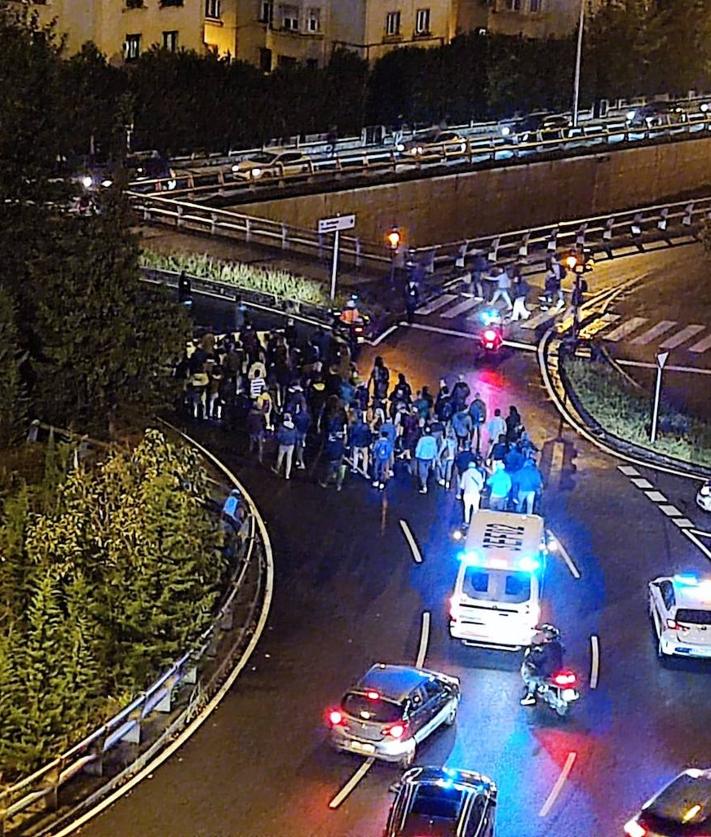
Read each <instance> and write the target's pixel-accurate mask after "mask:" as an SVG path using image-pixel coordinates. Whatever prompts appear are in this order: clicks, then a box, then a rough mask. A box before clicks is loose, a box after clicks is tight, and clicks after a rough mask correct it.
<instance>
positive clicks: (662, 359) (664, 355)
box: [657, 352, 669, 369]
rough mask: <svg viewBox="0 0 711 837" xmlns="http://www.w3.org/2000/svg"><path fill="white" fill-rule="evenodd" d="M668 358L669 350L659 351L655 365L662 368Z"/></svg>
mask: <svg viewBox="0 0 711 837" xmlns="http://www.w3.org/2000/svg"><path fill="white" fill-rule="evenodd" d="M667 360H669V352H659V354H658V355H657V366H658V367H659V368H660V369H664V364H665V363H666V362H667Z"/></svg>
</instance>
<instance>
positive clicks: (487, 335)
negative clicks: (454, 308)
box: [474, 308, 504, 355]
mask: <svg viewBox="0 0 711 837" xmlns="http://www.w3.org/2000/svg"><path fill="white" fill-rule="evenodd" d="M503 342H504V326H503V321H502V319H501V314H500V313H499V312H498V311H497V310H496V309H495V308H487V309H485V310H484V311H482V312H481V314H480V315H479V324H478V327H477V329H476V331H475V332H474V346H475V350H476V352H477V353H478V354H480V355H487V354H496V353H497V352H498V351H499V349H500V348H501V346H502V345H503Z"/></svg>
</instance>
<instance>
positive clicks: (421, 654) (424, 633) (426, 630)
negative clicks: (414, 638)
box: [415, 610, 431, 668]
mask: <svg viewBox="0 0 711 837" xmlns="http://www.w3.org/2000/svg"><path fill="white" fill-rule="evenodd" d="M430 619H431V617H430V612H429V610H426V611H424V613H423V614H422V624H421V627H420V645H419V647H418V649H417V659H416V660H415V668H422V666H423V665H424V664H425V657H426V656H427V644H428V643H429V640H430Z"/></svg>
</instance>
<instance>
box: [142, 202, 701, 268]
mask: <svg viewBox="0 0 711 837" xmlns="http://www.w3.org/2000/svg"><path fill="white" fill-rule="evenodd" d="M130 199H131V203H132V205H133V208H134V210H135V211H136V212H138V213H139V214H140V215H141V217H142V218H143V220H144V221H146V222H148V223H159V224H165V225H167V226H172V227H175V228H176V229H178V230H188V231H190V230H194V231H197V232H201V233H206V234H208V235H212V236H219V237H222V238H230V239H238V240H241V241H244V242H246V243H250V242H252V243H256V244H260V245H264V246H268V247H274V248H276V249H281V250H284V251H294V252H299V253H306V254H309V255H312V256H315V257H317V258H319V259H327V258H329V257H330V254H331V247H330V242H328V241H326V240H325V237H324V236H320V235H319V234H318V233H317V232H316V231H314V230H307V229H303V228H299V227H292V226H290V225H288V224H283V223H280V222H278V221H270V220H267V219H265V218H258V217H256V216H251V215H244V214H242V213H239V212H233V211H231V210H226V209H212V208H210V207H206V206H203V205H201V204H196V203H192V202H187V201H181V200H178V199H174V198H167V197H157V196H152V195H135V194H132V195H131V196H130ZM709 217H711V195H705V196H702V197H698V198H695V199H694V200H687V201H677V202H673V203H666V204H657V205H653V206H645V207H637V208H634V209H628V210H624V211H622V212H614V213H609V214H606V215H598V216H595V217H592V218H583V219H575V220H570V221H561V222H559V223H554V224H546V225H544V226H540V227H532V228H528V229H519V230H512V231H510V232H505V233H499V234H494V235H487V236H479V237H476V238H471V239H458V240H457V241H452V242H448V243H444V244H436V245H432V246H429V247H418V248H414V249H412V250H410V259H411V260H412V261H414V262H419V263H420V264H423V265H424V267H425V269H426V271H427V273H429V274H432V273H435V272H438V271H440V270H442V269H449V270H452V269H459V270H465V269H466V268H467V267H468V265H469V262H470V259H471V257H473V256H474V255H476V254H478V253H482V254H484V255H485V256H487V258H488V259H489V261H492V262H494V263H498V264H505V263H508V262H513V261H517V262H520V263H521V264H523V265H533V264H537V263H542V262H544V261H545V259H546V258H547V257H548V256H551V255H554V254H555V253H556V251H557V250H560V249H562V248H568V249H569V248H571V247H575V246H580V247H592V248H597V249H598V250H610V251H612V250H613V249H615V248H617V247H620V246H623V245H625V244H634V243H636V242H642V241H644V240H647V239H651V238H657V239H658V238H665V237H669V236H670V235H671V234H672V233H673V232H674V230H676V229H677V228H678V231H680V232H682V233H686V234H690V235H691V234H695V232H696V228H697V226H698V223H699V222H700V221H701V220H703V219H706V218H709ZM341 254H342V256H343V257H345V258H349V259H350V260H351V261H352V262H353V264H354V265H355V266H356V267H362V266H367V267H369V268H374V269H376V270H378V271H381V272H382V271H383V269H386V268H389V267H390V265H391V262H392V255H391V254H390V253H388V252H387V251H386V250H385V247H384V246H382V245H379V244H376V243H373V242H367V241H363V240H362V239H359V238H351V237H349V236H342V237H341Z"/></svg>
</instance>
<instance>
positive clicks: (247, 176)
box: [232, 151, 312, 180]
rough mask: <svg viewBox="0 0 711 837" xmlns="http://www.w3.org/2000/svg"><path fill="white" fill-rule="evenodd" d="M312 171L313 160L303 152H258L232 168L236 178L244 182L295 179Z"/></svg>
mask: <svg viewBox="0 0 711 837" xmlns="http://www.w3.org/2000/svg"><path fill="white" fill-rule="evenodd" d="M311 170H312V163H311V159H310V158H309V157H307V156H306V155H305V154H302V153H301V151H258V152H257V153H256V154H252V155H251V156H249V157H247V158H246V159H244V160H240V161H239V163H235V164H234V165H233V166H232V173H233V174H234V176H235V177H237V178H240V179H244V180H269V179H270V178H275V177H294V176H297V175H300V174H308V173H309V172H310V171H311Z"/></svg>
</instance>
